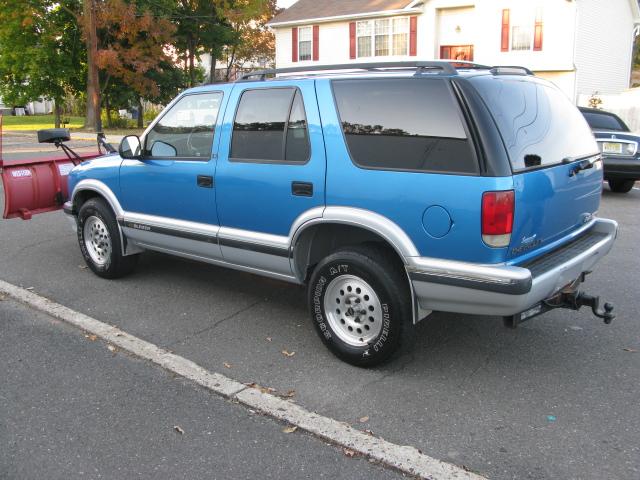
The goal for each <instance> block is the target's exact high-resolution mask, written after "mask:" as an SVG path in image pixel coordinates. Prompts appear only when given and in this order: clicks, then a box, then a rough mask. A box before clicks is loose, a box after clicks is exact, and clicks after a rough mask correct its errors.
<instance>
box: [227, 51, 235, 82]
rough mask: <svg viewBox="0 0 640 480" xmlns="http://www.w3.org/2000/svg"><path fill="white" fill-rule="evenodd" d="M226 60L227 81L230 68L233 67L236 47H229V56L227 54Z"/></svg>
mask: <svg viewBox="0 0 640 480" xmlns="http://www.w3.org/2000/svg"><path fill="white" fill-rule="evenodd" d="M227 61H228V62H229V63H228V64H227V75H226V80H227V82H228V81H229V80H230V79H231V69H232V68H233V64H234V62H235V61H236V47H233V48H232V49H231V58H229V56H227Z"/></svg>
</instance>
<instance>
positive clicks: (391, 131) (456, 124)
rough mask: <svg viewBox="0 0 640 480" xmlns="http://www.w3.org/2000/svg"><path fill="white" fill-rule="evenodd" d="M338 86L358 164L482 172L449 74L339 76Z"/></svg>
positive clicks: (345, 127)
mask: <svg viewBox="0 0 640 480" xmlns="http://www.w3.org/2000/svg"><path fill="white" fill-rule="evenodd" d="M333 92H334V96H335V100H336V106H337V108H338V114H339V117H340V123H341V126H342V131H343V133H344V137H345V140H346V143H347V146H348V148H349V153H350V154H351V158H352V160H353V161H354V163H355V164H356V165H358V166H360V167H363V168H371V169H383V170H406V171H418V172H444V173H462V174H477V173H478V171H479V169H478V163H477V160H476V157H475V154H474V150H473V148H472V144H471V142H470V141H469V139H468V136H467V133H466V131H465V127H464V123H463V117H462V114H461V112H460V107H459V106H458V103H457V100H456V97H455V95H454V93H453V91H452V89H451V87H450V86H449V85H448V83H446V81H445V80H444V79H417V78H401V79H366V80H335V81H334V82H333Z"/></svg>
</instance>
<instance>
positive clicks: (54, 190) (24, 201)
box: [0, 115, 116, 220]
mask: <svg viewBox="0 0 640 480" xmlns="http://www.w3.org/2000/svg"><path fill="white" fill-rule="evenodd" d="M1 134H2V116H1V115H0V139H1ZM69 140H70V136H69V130H68V129H66V128H54V129H50V130H39V131H38V142H40V143H52V144H54V145H55V146H56V148H57V149H59V150H58V152H56V153H55V154H52V155H49V156H46V157H40V158H33V159H26V160H25V159H21V160H3V158H2V143H1V141H2V140H0V169H1V170H2V183H3V184H4V212H3V214H2V218H18V217H19V218H22V219H23V220H29V219H31V216H32V215H34V214H38V213H44V212H51V211H54V210H60V209H61V208H62V205H63V204H64V202H65V201H67V199H68V197H69V191H68V185H67V176H68V175H69V172H70V171H71V169H72V168H73V167H74V166H76V165H78V164H79V163H81V162H83V161H85V160H89V159H91V158H96V157H99V156H101V155H104V154H112V153H115V152H116V150H115V149H114V148H113V146H111V145H110V144H108V143H107V142H106V141H105V137H104V134H103V133H98V147H97V150H93V151H91V152H90V153H83V154H81V155H79V154H78V153H76V152H74V151H73V150H72V149H71V148H69V147H68V146H67V145H65V144H64V142H67V141H69ZM60 150H61V151H62V152H60ZM62 153H64V155H62Z"/></svg>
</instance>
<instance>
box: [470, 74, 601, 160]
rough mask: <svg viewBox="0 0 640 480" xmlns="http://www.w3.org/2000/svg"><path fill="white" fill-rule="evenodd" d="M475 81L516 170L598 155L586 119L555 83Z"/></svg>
mask: <svg viewBox="0 0 640 480" xmlns="http://www.w3.org/2000/svg"><path fill="white" fill-rule="evenodd" d="M470 81H471V84H472V85H473V86H474V87H475V88H476V89H477V90H478V92H479V93H480V96H481V97H482V98H483V100H484V102H485V103H486V105H487V107H488V108H489V110H490V111H491V114H492V115H493V118H494V119H495V121H496V124H497V125H498V130H499V131H500V134H501V135H502V139H503V141H504V143H505V146H506V148H507V151H508V153H509V158H510V160H511V166H512V167H513V170H514V171H520V170H524V169H527V168H536V167H540V166H549V165H555V164H558V163H561V162H562V160H563V159H565V158H571V159H574V158H580V157H586V156H589V155H595V154H597V153H598V146H597V144H596V142H595V139H594V138H593V134H592V133H591V129H590V128H589V125H588V124H587V122H586V121H585V119H584V117H583V116H582V114H581V113H580V111H579V110H578V109H577V108H576V107H575V106H574V105H573V104H572V103H571V101H570V100H569V99H568V98H567V96H566V95H565V94H564V93H562V92H561V91H560V90H558V88H557V87H555V86H554V85H553V84H551V83H549V82H546V81H544V80H540V79H535V78H532V77H509V76H478V77H473V78H471V79H470Z"/></svg>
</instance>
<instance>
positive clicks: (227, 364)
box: [223, 362, 233, 368]
mask: <svg viewBox="0 0 640 480" xmlns="http://www.w3.org/2000/svg"><path fill="white" fill-rule="evenodd" d="M223 365H224V368H231V367H233V365H231V364H230V363H228V362H224V363H223Z"/></svg>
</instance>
